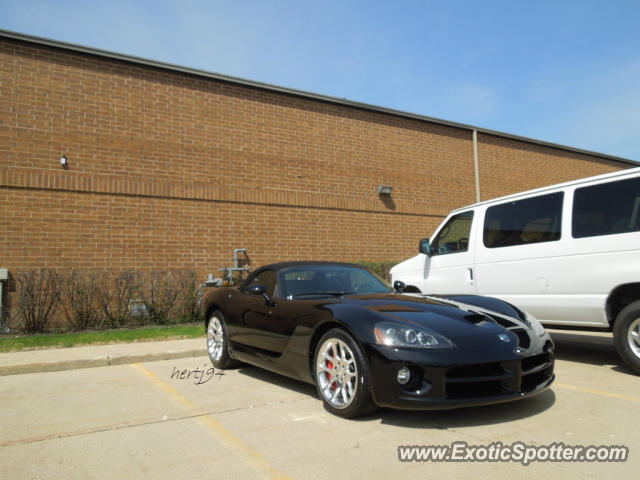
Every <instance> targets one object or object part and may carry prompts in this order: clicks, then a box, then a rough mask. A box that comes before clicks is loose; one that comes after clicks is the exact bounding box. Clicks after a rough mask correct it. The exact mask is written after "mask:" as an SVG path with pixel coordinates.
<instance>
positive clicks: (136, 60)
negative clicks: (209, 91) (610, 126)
mask: <svg viewBox="0 0 640 480" xmlns="http://www.w3.org/2000/svg"><path fill="white" fill-rule="evenodd" d="M0 38H8V39H12V40H18V41H23V42H27V43H33V44H36V45H43V46H48V47H53V48H58V49H62V50H68V51H74V52H78V53H83V54H87V55H93V56H98V57H103V58H108V59H112V60H119V61H123V62H128V63H133V64H136V65H144V66H147V67H152V68H158V69H161V70H168V71H172V72H178V73H184V74H188V75H194V76H197V77H203V78H208V79H212V80H217V81H221V82H226V83H231V84H235V85H241V86H244V87H249V88H256V89H260V90H265V91H269V92H275V93H281V94H285V95H291V96H295V97H299V98H306V99H310V100H316V101H321V102H325V103H330V104H334V105H340V106H346V107H350V108H357V109H359V110H366V111H370V112H376V113H383V114H387V115H392V116H396V117H402V118H408V119H412V120H417V121H421V122H427V123H432V124H436V125H442V126H447V127H452V128H458V129H462V130H467V131H469V132H473V131H474V130H475V131H477V132H478V133H482V134H485V135H491V136H494V137H500V138H504V139H508V140H514V141H518V142H524V143H529V144H533V145H538V146H542V147H549V148H554V149H558V150H563V151H567V152H571V153H578V154H582V155H589V156H592V157H598V158H602V159H605V160H612V161H616V162H621V163H625V164H628V165H630V166H634V167H637V166H639V165H640V162H637V161H634V160H630V159H628V158H622V157H617V156H614V155H607V154H604V153H599V152H594V151H590V150H584V149H580V148H575V147H569V146H566V145H561V144H557V143H552V142H546V141H543V140H538V139H534V138H528V137H523V136H520V135H514V134H510V133H505V132H499V131H496V130H490V129H486V128H481V127H476V126H473V125H467V124H464V123H458V122H452V121H449V120H442V119H439V118H434V117H429V116H426V115H419V114H417V113H411V112H405V111H402V110H396V109H392V108H387V107H380V106H377V105H372V104H367V103H362V102H357V101H353V100H347V99H345V98H338V97H332V96H329V95H322V94H318V93H312V92H307V91H304V90H297V89H294V88H287V87H280V86H277V85H272V84H268V83H263V82H257V81H253V80H247V79H243V78H239V77H233V76H229V75H222V74H219V73H214V72H209V71H207V70H200V69H197V68H190V67H185V66H181V65H175V64H172V63H166V62H160V61H156V60H150V59H146V58H142V57H137V56H134V55H126V54H122V53H117V52H112V51H109V50H102V49H99V48H94V47H87V46H83V45H79V44H75V43H69V42H63V41H60V40H53V39H49V38H44V37H38V36H35V35H29V34H25V33H19V32H13V31H10V30H3V29H0Z"/></svg>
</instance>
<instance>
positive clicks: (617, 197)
mask: <svg viewBox="0 0 640 480" xmlns="http://www.w3.org/2000/svg"><path fill="white" fill-rule="evenodd" d="M572 223H573V225H572V227H571V234H572V235H573V238H584V237H595V236H598V235H613V234H615V233H627V232H637V231H640V178H632V179H629V180H620V181H617V182H611V183H605V184H602V185H593V186H591V187H582V188H578V189H576V191H575V193H574V196H573V216H572Z"/></svg>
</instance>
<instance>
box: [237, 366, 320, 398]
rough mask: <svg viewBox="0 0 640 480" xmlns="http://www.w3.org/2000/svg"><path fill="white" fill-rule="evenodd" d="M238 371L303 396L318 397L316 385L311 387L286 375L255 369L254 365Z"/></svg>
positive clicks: (239, 368)
mask: <svg viewBox="0 0 640 480" xmlns="http://www.w3.org/2000/svg"><path fill="white" fill-rule="evenodd" d="M237 370H238V372H239V373H241V374H242V375H246V376H247V377H251V378H253V379H255V380H260V381H262V382H266V383H272V384H274V385H278V386H279V387H283V388H287V389H289V390H293V391H294V392H297V393H301V394H303V395H311V396H315V397H317V395H316V387H315V386H314V385H311V384H310V383H305V382H302V381H300V380H294V379H293V378H289V377H285V376H284V375H280V374H278V373H273V372H270V371H269V370H263V369H261V368H259V367H254V366H253V365H246V364H243V365H242V366H240V367H238V368H237Z"/></svg>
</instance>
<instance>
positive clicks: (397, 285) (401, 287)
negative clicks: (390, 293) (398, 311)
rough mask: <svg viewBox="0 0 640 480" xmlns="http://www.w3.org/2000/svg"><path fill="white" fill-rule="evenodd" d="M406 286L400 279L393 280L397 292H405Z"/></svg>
mask: <svg viewBox="0 0 640 480" xmlns="http://www.w3.org/2000/svg"><path fill="white" fill-rule="evenodd" d="M404 287H405V284H404V282H402V281H400V280H396V281H395V282H393V289H394V290H395V291H396V292H397V293H402V292H404Z"/></svg>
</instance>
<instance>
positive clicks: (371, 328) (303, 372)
mask: <svg viewBox="0 0 640 480" xmlns="http://www.w3.org/2000/svg"><path fill="white" fill-rule="evenodd" d="M403 287H404V285H403V284H402V282H396V284H395V285H394V288H391V287H390V286H389V285H388V284H386V283H385V282H384V281H382V280H381V279H380V278H378V277H377V276H376V275H374V274H373V273H371V272H370V271H368V270H366V269H364V268H362V267H360V266H357V265H352V264H344V263H326V262H289V263H278V264H274V265H268V266H265V267H262V268H259V269H258V270H256V271H254V272H252V273H251V274H250V275H249V277H248V278H247V280H246V281H245V282H244V283H243V284H242V285H241V286H240V287H239V288H211V289H208V291H207V293H206V295H205V297H204V299H203V309H204V313H205V317H204V318H205V328H206V335H207V350H208V353H209V356H210V358H211V361H212V362H213V365H214V366H215V367H216V368H219V369H225V368H229V367H231V366H232V365H233V364H234V363H238V362H245V363H248V364H251V365H255V366H258V367H261V368H265V369H268V370H271V371H273V372H277V373H279V374H282V375H287V376H289V377H293V378H296V379H298V380H302V381H305V382H309V383H313V384H315V385H316V388H317V390H318V393H319V395H320V398H322V400H323V402H324V405H325V407H326V408H327V409H328V410H329V411H330V412H332V413H334V414H336V415H340V416H343V417H356V416H359V415H363V414H366V413H368V412H371V411H373V410H374V409H375V408H376V407H378V406H381V407H392V408H403V409H446V408H455V407H462V406H471V405H484V404H492V403H498V402H505V401H510V400H516V399H521V398H525V397H529V396H532V395H535V394H538V393H540V392H542V391H543V390H545V389H546V388H547V387H549V385H551V383H552V382H553V380H554V378H555V376H554V373H553V366H554V353H553V348H554V347H553V343H552V341H551V339H550V338H549V335H548V334H547V333H546V332H545V330H544V328H543V327H542V326H541V325H540V323H539V322H538V321H537V320H536V319H535V318H533V317H532V316H530V315H528V314H527V313H526V312H523V311H521V310H519V309H518V308H516V307H514V306H513V305H510V304H508V303H506V302H503V301H501V300H497V299H495V298H489V297H481V296H473V295H469V296H455V295H452V296H445V297H432V296H426V295H422V294H409V293H406V294H405V293H403V292H402V289H403Z"/></svg>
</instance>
